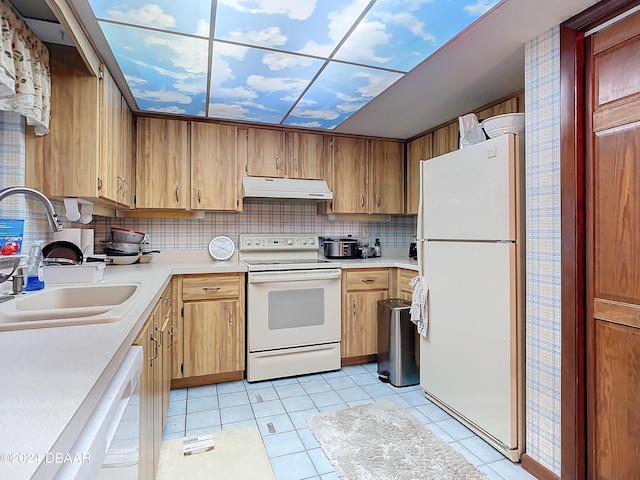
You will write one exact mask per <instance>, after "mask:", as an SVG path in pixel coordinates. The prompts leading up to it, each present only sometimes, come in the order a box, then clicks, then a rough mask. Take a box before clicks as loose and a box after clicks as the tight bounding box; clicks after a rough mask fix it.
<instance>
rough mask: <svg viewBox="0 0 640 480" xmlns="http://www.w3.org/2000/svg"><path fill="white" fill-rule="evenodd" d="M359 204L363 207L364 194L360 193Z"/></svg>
mask: <svg viewBox="0 0 640 480" xmlns="http://www.w3.org/2000/svg"><path fill="white" fill-rule="evenodd" d="M360 206H361V207H364V195H363V194H360Z"/></svg>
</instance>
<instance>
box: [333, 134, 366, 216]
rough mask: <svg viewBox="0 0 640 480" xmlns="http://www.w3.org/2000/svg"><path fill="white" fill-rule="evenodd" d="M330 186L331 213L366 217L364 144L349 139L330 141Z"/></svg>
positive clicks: (342, 138)
mask: <svg viewBox="0 0 640 480" xmlns="http://www.w3.org/2000/svg"><path fill="white" fill-rule="evenodd" d="M331 148H332V177H333V179H332V182H331V187H332V190H333V201H332V202H331V203H332V205H333V207H332V211H333V212H334V213H367V212H368V207H369V204H368V194H367V184H368V181H367V177H368V174H369V168H368V158H369V157H368V150H369V149H368V142H367V140H363V139H359V138H351V137H334V139H333V141H332V147H331Z"/></svg>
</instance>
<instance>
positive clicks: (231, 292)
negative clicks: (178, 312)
mask: <svg viewBox="0 0 640 480" xmlns="http://www.w3.org/2000/svg"><path fill="white" fill-rule="evenodd" d="M241 279H242V276H241V275H185V276H184V277H183V279H182V299H183V300H207V299H211V298H237V297H239V296H240V289H241V288H240V282H241Z"/></svg>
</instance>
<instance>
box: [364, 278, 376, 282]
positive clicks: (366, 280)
mask: <svg viewBox="0 0 640 480" xmlns="http://www.w3.org/2000/svg"><path fill="white" fill-rule="evenodd" d="M373 282H375V280H374V279H372V278H363V279H362V283H373Z"/></svg>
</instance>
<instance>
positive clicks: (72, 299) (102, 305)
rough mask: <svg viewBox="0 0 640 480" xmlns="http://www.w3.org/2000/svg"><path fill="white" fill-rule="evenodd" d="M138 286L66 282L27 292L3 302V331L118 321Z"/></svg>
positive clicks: (0, 322) (0, 315)
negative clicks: (73, 283)
mask: <svg viewBox="0 0 640 480" xmlns="http://www.w3.org/2000/svg"><path fill="white" fill-rule="evenodd" d="M139 286H140V284H139V283H121V284H104V285H95V284H91V285H67V286H60V287H50V288H46V289H45V290H42V291H39V292H30V293H29V292H28V293H26V294H24V295H19V296H17V297H16V298H14V299H13V300H9V301H5V302H4V303H3V304H2V309H0V331H2V330H18V329H25V328H43V327H62V326H68V325H87V324H92V323H105V322H114V321H118V320H120V319H121V318H122V317H123V316H124V315H125V313H126V310H127V309H126V308H124V307H125V306H126V304H127V303H128V302H129V300H130V299H131V298H132V296H133V294H134V293H135V292H136V291H137V290H138V288H139Z"/></svg>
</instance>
